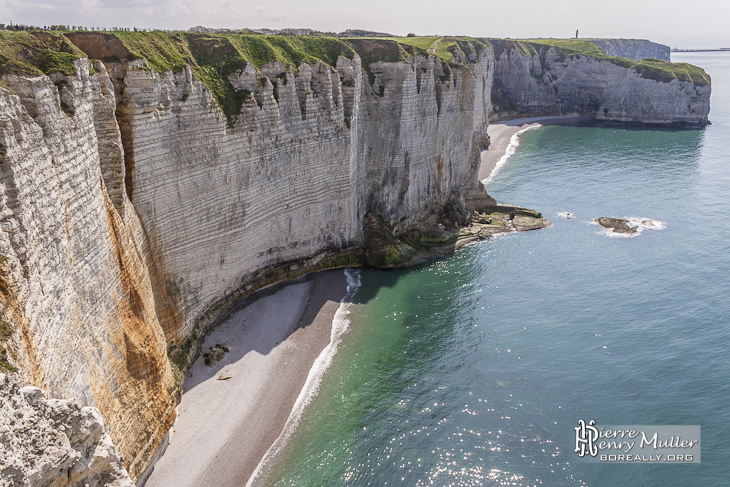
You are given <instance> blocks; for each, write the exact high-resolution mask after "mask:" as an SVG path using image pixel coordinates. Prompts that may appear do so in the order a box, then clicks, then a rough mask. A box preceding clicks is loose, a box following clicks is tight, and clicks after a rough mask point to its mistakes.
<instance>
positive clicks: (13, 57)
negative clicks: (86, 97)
mask: <svg viewBox="0 0 730 487" xmlns="http://www.w3.org/2000/svg"><path fill="white" fill-rule="evenodd" d="M83 57H86V54H84V53H83V52H82V51H81V50H80V49H79V48H77V47H76V46H75V45H74V44H73V43H71V42H70V41H69V40H68V39H67V38H66V37H65V36H63V35H61V34H51V33H45V32H44V33H41V34H39V35H37V36H36V35H33V34H31V33H29V32H11V31H6V30H0V75H1V74H5V73H10V74H31V75H37V76H40V75H42V74H52V73H58V72H61V73H63V74H65V75H68V76H73V75H75V74H76V68H75V67H74V65H73V63H74V61H76V60H77V59H79V58H83Z"/></svg>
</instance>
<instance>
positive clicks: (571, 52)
mask: <svg viewBox="0 0 730 487" xmlns="http://www.w3.org/2000/svg"><path fill="white" fill-rule="evenodd" d="M491 42H492V45H493V46H494V55H495V57H496V58H497V59H499V57H500V56H501V55H502V53H503V52H505V51H507V52H508V53H509V52H511V51H512V50H515V51H517V52H518V53H519V54H520V55H522V56H538V57H539V58H540V59H541V60H544V59H545V56H546V54H547V52H548V51H549V50H550V49H553V50H554V52H555V54H556V55H557V58H558V60H561V61H562V60H566V59H571V58H574V57H576V56H585V57H592V58H595V59H598V60H600V61H609V62H611V63H613V64H615V65H617V66H621V67H624V68H629V69H634V70H636V72H637V73H639V75H641V76H642V77H644V78H647V79H652V80H655V81H661V82H667V83H668V82H670V81H672V80H674V79H678V80H679V81H690V82H692V83H695V84H698V85H709V84H710V76H709V75H708V74H707V73H705V70H704V69H702V68H699V67H697V66H693V65H691V64H687V63H668V62H666V61H662V60H660V59H642V60H641V61H635V60H633V59H627V58H622V57H615V56H609V55H608V54H606V53H605V52H603V50H601V49H600V48H599V47H597V46H595V45H594V44H591V43H590V42H584V41H579V40H573V39H532V40H509V39H492V40H491Z"/></svg>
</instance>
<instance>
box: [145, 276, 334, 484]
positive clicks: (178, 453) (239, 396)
mask: <svg viewBox="0 0 730 487" xmlns="http://www.w3.org/2000/svg"><path fill="white" fill-rule="evenodd" d="M346 295H347V280H346V276H345V273H344V272H343V271H342V270H341V269H339V270H331V271H324V272H318V273H314V274H310V275H308V276H306V277H304V278H301V279H298V280H295V281H291V282H287V283H284V284H281V285H279V286H276V287H275V288H272V289H269V290H265V291H261V292H259V293H257V294H255V295H254V296H252V297H250V298H248V300H247V305H246V306H245V307H243V308H242V309H240V310H238V311H236V312H235V313H233V314H232V315H231V316H230V317H229V318H228V319H227V320H225V321H224V322H223V323H221V324H220V325H218V326H217V327H216V328H214V329H213V330H211V331H210V333H209V334H208V335H207V336H206V338H205V342H204V344H203V352H205V351H207V350H209V349H210V347H212V346H214V345H216V344H217V343H224V342H225V343H226V345H227V346H228V347H230V352H228V353H226V354H225V356H224V358H223V359H222V360H221V361H220V362H219V363H217V364H215V365H214V366H212V367H210V366H207V365H205V363H204V359H203V357H202V356H201V357H200V358H199V359H198V360H197V361H196V362H195V364H193V366H192V367H191V368H190V371H189V374H188V378H187V379H186V381H185V385H184V394H183V397H182V400H181V402H180V404H179V405H178V412H179V415H178V419H177V421H176V422H175V425H174V426H173V428H172V430H171V433H170V443H169V446H168V447H167V450H166V451H165V453H164V455H163V456H162V457H161V458H160V460H159V461H158V462H157V463H156V464H155V466H154V469H153V470H152V472H151V475H150V476H149V478H148V479H147V481H146V483H145V486H146V487H173V486H174V487H186V486H190V487H192V486H197V485H216V486H220V487H227V486H231V487H233V486H236V487H240V486H243V485H245V484H246V483H247V482H248V480H249V478H250V477H251V475H252V474H253V473H254V471H255V470H256V468H257V466H258V465H259V463H260V461H261V460H262V458H263V457H264V456H265V454H266V453H267V451H268V450H269V448H270V446H271V445H272V444H273V443H274V442H275V441H276V440H277V439H278V438H279V436H280V434H281V432H282V430H283V429H284V427H285V425H286V424H287V422H288V420H289V417H290V415H291V413H292V410H293V408H294V407H295V404H296V403H297V401H298V399H299V397H300V394H301V392H302V390H303V389H304V387H305V384H306V382H307V379H308V377H309V375H310V371H311V369H312V367H313V366H314V364H315V362H316V361H317V359H318V357H320V355H321V353H322V351H323V350H324V349H325V348H326V347H327V346H328V345H329V343H330V339H331V331H332V323H333V319H334V317H335V314H336V313H337V310H338V309H339V307H340V301H341V300H342V299H343V298H344V297H345V296H346ZM223 374H227V375H230V376H231V377H230V378H229V379H225V380H219V377H221V376H222V375H223Z"/></svg>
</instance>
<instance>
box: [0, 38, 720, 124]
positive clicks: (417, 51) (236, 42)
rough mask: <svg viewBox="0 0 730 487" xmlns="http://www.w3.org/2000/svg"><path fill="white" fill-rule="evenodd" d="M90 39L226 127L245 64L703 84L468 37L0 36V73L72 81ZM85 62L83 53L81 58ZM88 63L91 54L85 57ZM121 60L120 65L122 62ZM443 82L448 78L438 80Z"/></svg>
mask: <svg viewBox="0 0 730 487" xmlns="http://www.w3.org/2000/svg"><path fill="white" fill-rule="evenodd" d="M83 35H90V36H96V37H97V38H99V39H100V40H104V39H106V40H107V41H109V42H117V43H118V42H120V43H121V46H122V50H123V51H126V53H125V56H126V60H134V59H139V58H145V59H146V60H147V62H148V63H149V65H150V66H151V67H152V68H153V69H155V70H156V71H158V72H165V71H172V72H178V71H181V70H182V69H184V68H185V66H190V68H191V70H192V71H193V74H194V75H195V76H196V77H197V78H198V79H200V80H201V81H202V82H203V83H204V84H205V85H206V86H207V87H208V89H210V91H211V93H212V94H213V96H214V97H215V99H216V101H217V102H218V104H219V106H220V108H221V110H222V111H223V113H224V115H225V116H226V117H227V118H228V119H229V121H230V120H231V119H232V117H235V116H236V115H237V114H238V113H240V112H241V107H242V105H243V102H244V100H245V99H246V98H247V96H250V93H249V92H245V91H237V90H235V89H234V88H233V86H232V85H231V82H230V81H229V79H228V77H229V76H230V75H231V74H233V73H235V72H237V71H239V70H242V69H244V68H245V67H246V66H247V65H248V64H251V65H252V66H253V67H254V68H256V69H260V68H262V67H263V66H264V65H265V64H266V63H268V62H275V61H278V62H280V63H281V64H282V65H283V66H284V67H285V68H286V69H288V70H290V71H292V72H296V71H297V69H298V67H299V66H300V65H301V64H302V63H308V64H315V63H317V62H319V61H321V62H323V63H325V64H327V65H329V66H335V65H336V63H337V59H338V57H339V56H343V57H345V58H349V59H351V58H353V57H354V56H355V55H356V54H357V55H359V56H360V58H361V59H362V64H363V69H364V70H365V71H366V73H368V77H369V78H370V81H371V83H372V82H373V81H374V75H373V73H372V71H371V69H370V65H371V64H373V63H376V62H379V61H385V62H397V61H406V62H407V61H408V59H409V58H410V57H413V56H427V55H431V56H435V57H436V58H438V59H440V60H441V61H442V62H443V63H445V65H446V69H445V71H446V72H447V71H448V66H449V65H451V66H452V67H453V66H456V65H464V64H466V65H468V63H470V62H474V61H476V59H477V57H478V56H479V55H480V54H481V53H482V51H484V50H485V49H487V48H488V47H490V46H491V47H492V48H493V49H494V53H495V55H496V57H497V58H499V57H500V56H501V55H502V53H504V52H505V51H506V52H512V51H513V50H514V51H517V52H518V53H519V54H520V55H524V56H538V57H539V58H540V59H545V56H546V55H547V52H548V51H549V50H551V49H552V50H554V52H555V54H556V55H557V56H558V59H560V60H565V59H569V58H573V57H576V56H587V57H592V58H595V59H599V60H607V61H609V62H611V63H614V64H616V65H619V66H623V67H626V68H630V69H635V70H636V71H637V72H638V73H639V74H640V75H641V76H643V77H644V78H648V79H653V80H656V81H662V82H669V81H671V80H673V79H678V80H680V81H691V82H693V83H696V84H700V85H707V84H710V77H709V76H708V75H707V73H705V72H704V70H702V69H701V68H698V67H696V66H692V65H689V64H685V63H668V62H665V61H661V60H658V59H644V60H642V61H634V60H631V59H625V58H618V57H613V56H609V55H607V54H606V53H605V52H603V51H602V50H601V49H600V48H598V47H596V46H595V45H594V44H591V43H589V42H584V41H579V40H571V39H533V40H509V39H477V38H471V37H440V36H428V37H417V36H412V37H385V38H384V37H372V38H368V37H349V38H347V37H345V38H342V37H325V36H289V35H286V36H285V35H251V34H205V33H190V32H162V31H154V32H113V33H107V34H101V33H87V34H83V33H79V34H70V33H48V32H45V31H44V32H9V31H2V32H0V73H14V74H20V73H26V74H33V75H40V74H50V73H53V72H62V73H63V74H66V75H73V74H74V73H75V68H74V66H73V62H74V61H75V60H76V59H78V58H80V57H84V56H85V55H86V54H84V52H82V51H81V50H80V49H79V48H78V47H76V45H74V42H73V41H74V36H83ZM87 54H89V53H87ZM89 55H90V56H91V55H92V54H89ZM125 56H122V57H125ZM103 61H105V62H121V61H122V59H121V58H120V56H112V57H105V58H104V59H103ZM446 78H448V76H446Z"/></svg>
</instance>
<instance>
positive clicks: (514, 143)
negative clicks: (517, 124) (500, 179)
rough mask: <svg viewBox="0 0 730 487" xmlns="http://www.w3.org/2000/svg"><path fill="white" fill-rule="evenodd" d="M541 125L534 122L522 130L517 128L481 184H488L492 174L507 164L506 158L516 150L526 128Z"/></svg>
mask: <svg viewBox="0 0 730 487" xmlns="http://www.w3.org/2000/svg"><path fill="white" fill-rule="evenodd" d="M540 127H542V125H539V124H536V125H530V126H529V127H525V128H523V129H522V130H519V131H517V132H515V133H514V134H513V135H512V137H510V139H509V145H507V149H506V150H505V151H504V155H503V156H502V157H500V158H499V160H498V161H497V164H495V165H494V169H492V172H490V173H489V176H487V177H486V178H484V179H482V184H483V185H484V186H486V185H488V184H489V183H490V182H492V179H494V176H496V175H497V172H499V170H500V169H502V166H504V165H505V164H507V159H509V158H510V156H512V155H513V154H514V153H515V151H516V150H517V147H518V146H519V145H520V135H522V134H524V133H525V132H527V131H528V130H532V129H536V128H540Z"/></svg>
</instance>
